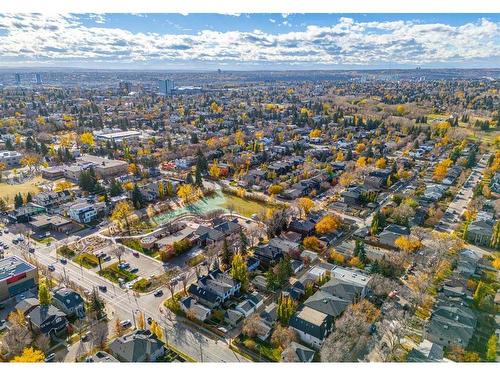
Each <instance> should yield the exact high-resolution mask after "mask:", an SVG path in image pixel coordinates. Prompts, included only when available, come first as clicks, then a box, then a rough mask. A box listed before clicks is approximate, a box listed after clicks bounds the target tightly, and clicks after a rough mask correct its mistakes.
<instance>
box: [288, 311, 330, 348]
mask: <svg viewBox="0 0 500 375" xmlns="http://www.w3.org/2000/svg"><path fill="white" fill-rule="evenodd" d="M288 324H289V326H290V328H292V329H293V330H294V331H295V332H296V333H297V334H298V335H299V337H300V339H301V340H302V341H303V342H305V343H306V344H308V345H311V346H312V347H314V348H316V349H319V348H320V347H321V345H322V344H323V342H324V341H325V339H326V337H327V336H328V334H329V333H330V331H331V330H332V317H331V316H330V315H327V314H325V313H322V312H321V311H318V310H314V309H312V308H310V307H308V306H303V307H302V308H301V309H300V310H299V311H297V312H296V313H295V314H294V315H293V316H292V317H291V318H290V321H289V323H288Z"/></svg>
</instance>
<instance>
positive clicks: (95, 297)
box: [89, 288, 104, 319]
mask: <svg viewBox="0 0 500 375" xmlns="http://www.w3.org/2000/svg"><path fill="white" fill-rule="evenodd" d="M89 310H90V313H91V315H93V316H94V317H95V318H97V319H100V318H102V315H103V312H104V301H103V300H102V299H101V297H99V293H98V292H97V289H96V288H94V289H92V294H91V295H90V301H89Z"/></svg>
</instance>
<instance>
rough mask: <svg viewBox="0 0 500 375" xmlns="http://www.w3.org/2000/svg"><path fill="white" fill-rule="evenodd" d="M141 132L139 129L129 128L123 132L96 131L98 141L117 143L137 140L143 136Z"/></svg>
mask: <svg viewBox="0 0 500 375" xmlns="http://www.w3.org/2000/svg"><path fill="white" fill-rule="evenodd" d="M141 134H142V133H141V132H140V131H137V130H127V131H121V132H110V133H96V139H97V140H98V141H110V142H111V141H114V142H116V143H121V142H123V141H131V140H137V139H139V137H140V136H141Z"/></svg>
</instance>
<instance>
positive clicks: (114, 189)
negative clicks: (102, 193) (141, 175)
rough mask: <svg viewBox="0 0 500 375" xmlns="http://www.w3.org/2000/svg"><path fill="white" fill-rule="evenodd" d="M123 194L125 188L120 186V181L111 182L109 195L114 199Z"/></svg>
mask: <svg viewBox="0 0 500 375" xmlns="http://www.w3.org/2000/svg"><path fill="white" fill-rule="evenodd" d="M122 193H123V187H122V184H120V183H119V182H118V181H116V180H113V181H112V182H111V187H110V189H109V195H111V196H112V197H117V196H119V195H121V194H122Z"/></svg>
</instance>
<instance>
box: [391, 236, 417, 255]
mask: <svg viewBox="0 0 500 375" xmlns="http://www.w3.org/2000/svg"><path fill="white" fill-rule="evenodd" d="M394 244H395V245H396V246H397V247H398V248H399V249H401V250H403V251H406V252H407V253H414V252H415V251H417V250H418V249H420V248H421V247H422V242H420V240H419V239H418V238H416V237H414V236H412V235H410V236H399V237H398V238H396V241H394Z"/></svg>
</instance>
